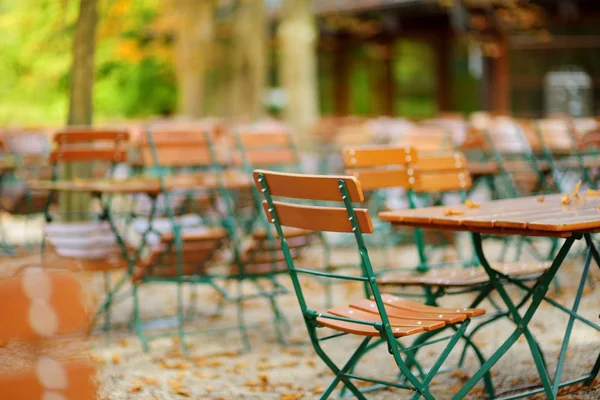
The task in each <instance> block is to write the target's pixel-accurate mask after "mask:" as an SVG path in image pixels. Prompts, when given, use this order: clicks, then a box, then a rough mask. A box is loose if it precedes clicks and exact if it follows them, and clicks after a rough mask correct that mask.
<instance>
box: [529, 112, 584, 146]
mask: <svg viewBox="0 0 600 400" xmlns="http://www.w3.org/2000/svg"><path fill="white" fill-rule="evenodd" d="M536 127H537V133H538V135H539V138H540V141H541V143H542V145H543V146H544V149H545V150H547V151H548V152H549V153H550V154H571V153H572V152H574V151H577V140H576V138H575V134H574V132H573V131H572V129H573V126H572V124H571V122H570V120H569V119H567V118H546V119H540V120H538V121H537V123H536Z"/></svg>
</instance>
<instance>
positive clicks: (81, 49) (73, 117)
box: [59, 0, 98, 219]
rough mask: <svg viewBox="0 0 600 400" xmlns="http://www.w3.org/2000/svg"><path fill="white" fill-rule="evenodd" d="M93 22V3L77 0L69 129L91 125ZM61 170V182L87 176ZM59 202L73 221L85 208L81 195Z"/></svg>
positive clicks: (85, 171) (80, 170)
mask: <svg viewBox="0 0 600 400" xmlns="http://www.w3.org/2000/svg"><path fill="white" fill-rule="evenodd" d="M97 22H98V4H97V0H81V2H80V7H79V16H78V18H77V23H76V25H75V36H74V38H73V64H72V67H71V92H70V98H69V116H68V124H69V125H91V124H92V113H93V104H92V102H93V88H94V52H95V47H96V25H97ZM63 169H64V170H63V177H64V178H65V179H69V178H72V177H74V176H77V177H85V176H89V175H90V168H89V167H88V166H86V165H77V166H74V165H68V166H64V167H63ZM59 201H60V207H61V210H62V211H63V212H64V213H65V214H66V215H67V216H70V217H71V218H73V217H74V218H75V219H78V218H81V217H82V215H83V213H84V212H85V211H87V210H88V208H89V195H84V194H81V193H61V197H60V200H59Z"/></svg>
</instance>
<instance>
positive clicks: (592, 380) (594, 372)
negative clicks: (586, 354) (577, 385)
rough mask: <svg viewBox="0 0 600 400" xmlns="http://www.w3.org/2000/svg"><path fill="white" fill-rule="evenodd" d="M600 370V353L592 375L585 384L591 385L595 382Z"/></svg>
mask: <svg viewBox="0 0 600 400" xmlns="http://www.w3.org/2000/svg"><path fill="white" fill-rule="evenodd" d="M599 372H600V355H598V359H597V360H596V364H594V368H592V372H591V373H590V377H589V378H588V379H587V380H586V381H585V382H584V383H583V385H584V386H589V385H591V384H592V383H593V382H594V379H596V377H597V376H598V373H599Z"/></svg>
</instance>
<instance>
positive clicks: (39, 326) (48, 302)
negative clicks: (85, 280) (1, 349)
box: [0, 270, 96, 400]
mask: <svg viewBox="0 0 600 400" xmlns="http://www.w3.org/2000/svg"><path fill="white" fill-rule="evenodd" d="M81 295H82V292H81V288H80V286H79V282H78V281H77V280H76V279H75V278H74V277H73V276H71V275H68V274H65V273H46V272H43V271H32V270H27V271H26V272H25V274H24V275H21V276H16V277H11V278H2V279H0V297H2V298H4V299H10V302H9V303H7V304H5V306H4V307H2V309H0V319H1V320H2V321H3V322H2V324H1V325H0V340H2V341H11V340H18V341H25V342H27V343H28V344H29V345H30V346H31V349H32V351H33V352H34V354H22V355H23V357H24V358H25V357H26V358H27V361H25V360H23V362H22V363H19V364H18V365H19V367H16V365H17V364H15V369H14V370H13V371H11V372H9V373H7V374H4V375H0V393H2V397H3V398H6V399H40V398H44V399H46V398H61V399H70V400H93V399H96V385H95V382H94V375H95V373H96V371H95V368H94V367H93V366H92V365H91V363H90V362H89V361H86V360H85V358H84V357H83V355H82V354H81V353H80V350H81V346H74V347H73V346H71V348H75V350H71V351H67V350H66V348H65V347H61V349H62V351H63V352H64V354H59V350H58V349H57V348H56V347H55V346H53V344H52V343H53V341H56V340H60V339H64V338H70V339H71V340H72V339H73V338H77V336H78V335H81V334H82V333H83V332H85V330H86V328H87V325H88V322H89V321H88V317H87V314H86V312H85V309H84V307H83V305H82V299H81ZM13 362H14V360H13Z"/></svg>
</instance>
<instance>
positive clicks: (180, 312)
mask: <svg viewBox="0 0 600 400" xmlns="http://www.w3.org/2000/svg"><path fill="white" fill-rule="evenodd" d="M184 324H185V309H184V307H183V283H182V282H177V336H178V337H179V345H180V346H181V351H183V354H184V355H185V356H186V357H187V356H188V354H189V351H188V347H187V343H186V342H185V330H184Z"/></svg>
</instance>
